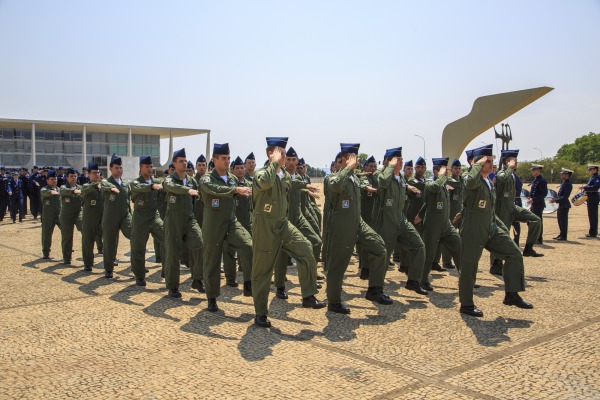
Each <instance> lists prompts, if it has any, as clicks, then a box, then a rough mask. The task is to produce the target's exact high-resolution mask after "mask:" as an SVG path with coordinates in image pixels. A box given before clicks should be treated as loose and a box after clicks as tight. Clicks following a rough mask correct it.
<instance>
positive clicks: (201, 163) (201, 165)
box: [194, 154, 208, 229]
mask: <svg viewBox="0 0 600 400" xmlns="http://www.w3.org/2000/svg"><path fill="white" fill-rule="evenodd" d="M207 168H208V164H207V163H206V157H204V154H200V156H199V157H198V158H197V159H196V174H195V175H194V179H195V180H196V184H197V185H198V186H199V185H200V180H201V179H202V177H203V176H204V175H206V169H207ZM203 215H204V203H203V202H202V196H198V198H197V199H196V204H194V217H196V221H197V222H198V225H199V226H200V229H202V216H203Z"/></svg>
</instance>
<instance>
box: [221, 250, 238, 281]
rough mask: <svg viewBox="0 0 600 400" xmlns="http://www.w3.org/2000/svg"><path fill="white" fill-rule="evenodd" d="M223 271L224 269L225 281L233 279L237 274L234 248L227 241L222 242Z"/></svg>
mask: <svg viewBox="0 0 600 400" xmlns="http://www.w3.org/2000/svg"><path fill="white" fill-rule="evenodd" d="M223 271H225V279H226V280H227V281H235V278H236V275H237V271H236V266H235V250H234V249H233V248H232V247H231V246H229V245H228V244H227V242H225V243H223Z"/></svg>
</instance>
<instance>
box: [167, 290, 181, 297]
mask: <svg viewBox="0 0 600 400" xmlns="http://www.w3.org/2000/svg"><path fill="white" fill-rule="evenodd" d="M169 297H172V298H174V299H180V298H181V292H180V291H179V289H169Z"/></svg>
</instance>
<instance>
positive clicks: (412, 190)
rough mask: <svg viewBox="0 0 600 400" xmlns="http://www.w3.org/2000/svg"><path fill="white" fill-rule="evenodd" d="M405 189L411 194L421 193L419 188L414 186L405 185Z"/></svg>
mask: <svg viewBox="0 0 600 400" xmlns="http://www.w3.org/2000/svg"><path fill="white" fill-rule="evenodd" d="M406 187H407V188H408V190H410V191H411V192H413V193H415V194H419V193H421V191H420V190H419V188H417V187H416V186H412V185H406Z"/></svg>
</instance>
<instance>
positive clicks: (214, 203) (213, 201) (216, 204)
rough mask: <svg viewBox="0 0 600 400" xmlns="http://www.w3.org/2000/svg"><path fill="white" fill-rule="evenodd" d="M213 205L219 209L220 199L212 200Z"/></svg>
mask: <svg viewBox="0 0 600 400" xmlns="http://www.w3.org/2000/svg"><path fill="white" fill-rule="evenodd" d="M211 204H212V206H213V207H215V208H216V207H219V199H212V202H211Z"/></svg>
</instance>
